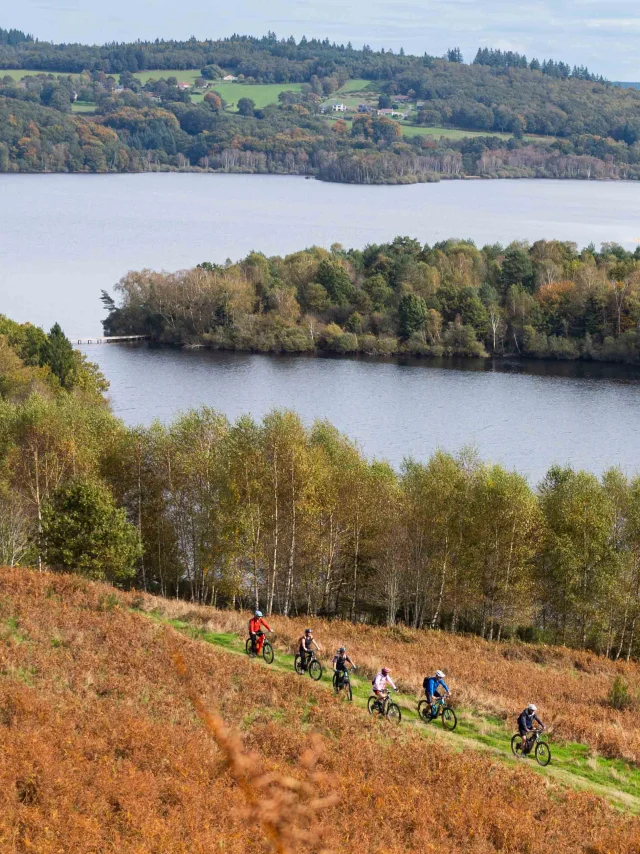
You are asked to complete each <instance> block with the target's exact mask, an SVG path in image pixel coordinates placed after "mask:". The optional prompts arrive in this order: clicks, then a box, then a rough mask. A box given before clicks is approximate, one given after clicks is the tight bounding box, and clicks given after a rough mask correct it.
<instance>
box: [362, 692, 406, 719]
mask: <svg viewBox="0 0 640 854" xmlns="http://www.w3.org/2000/svg"><path fill="white" fill-rule="evenodd" d="M367 711H368V712H369V714H370V715H372V714H373V713H374V712H378V714H380V715H382V716H383V717H385V718H388V719H389V720H390V721H393V722H394V723H397V724H399V723H400V721H401V720H402V712H401V711H400V706H399V705H398V704H397V703H394V702H393V701H392V700H391V697H390V696H389V692H387V693H385V695H384V697H383V698H382V700H380V699H379V698H378V697H376V695H375V694H372V695H371V697H369V700H368V702H367Z"/></svg>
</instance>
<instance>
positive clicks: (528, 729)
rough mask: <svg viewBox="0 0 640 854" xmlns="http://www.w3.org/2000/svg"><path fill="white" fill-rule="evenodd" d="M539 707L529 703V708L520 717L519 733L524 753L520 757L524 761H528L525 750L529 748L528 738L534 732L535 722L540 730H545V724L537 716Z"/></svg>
mask: <svg viewBox="0 0 640 854" xmlns="http://www.w3.org/2000/svg"><path fill="white" fill-rule="evenodd" d="M537 711H538V707H537V706H536V705H535V703H529V705H528V706H527V708H526V709H525V710H524V711H523V712H521V713H520V716H519V717H518V732H519V733H520V737H521V738H522V752H521V754H520V756H521V757H522V759H526V756H527V754H526V753H525V748H526V746H527V738H528V737H529V735H530V734H531V733H532V732H533V724H534V721H535V722H536V723H537V724H538V726H539V727H540V729H544V724H543V723H542V721H541V720H540V718H539V717H538V715H537Z"/></svg>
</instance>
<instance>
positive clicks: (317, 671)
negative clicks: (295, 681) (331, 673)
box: [293, 649, 323, 682]
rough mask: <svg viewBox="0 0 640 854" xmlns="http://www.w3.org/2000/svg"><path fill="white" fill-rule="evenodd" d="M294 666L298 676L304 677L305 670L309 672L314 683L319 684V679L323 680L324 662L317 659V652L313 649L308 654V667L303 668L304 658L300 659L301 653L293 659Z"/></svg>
mask: <svg viewBox="0 0 640 854" xmlns="http://www.w3.org/2000/svg"><path fill="white" fill-rule="evenodd" d="M293 666H294V667H295V671H296V673H297V674H299V675H300V676H302V674H303V673H304V672H305V670H306V671H307V672H308V674H309V676H310V677H311V678H312V679H313V681H314V682H317V681H318V680H319V679H322V672H323V669H322V662H321V661H320V660H319V659H317V658H316V653H315V650H313V649H311V650H309V652H308V653H307V666H306V667H303V666H302V658H301V657H300V653H299V652H298V653H296V657H295V658H294V659H293Z"/></svg>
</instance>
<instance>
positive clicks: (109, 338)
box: [72, 335, 149, 344]
mask: <svg viewBox="0 0 640 854" xmlns="http://www.w3.org/2000/svg"><path fill="white" fill-rule="evenodd" d="M148 338H149V336H148V335H101V336H99V337H97V338H96V337H94V338H74V339H72V340H73V341H75V343H76V344H111V343H112V342H114V341H115V342H117V341H146V340H147V339H148Z"/></svg>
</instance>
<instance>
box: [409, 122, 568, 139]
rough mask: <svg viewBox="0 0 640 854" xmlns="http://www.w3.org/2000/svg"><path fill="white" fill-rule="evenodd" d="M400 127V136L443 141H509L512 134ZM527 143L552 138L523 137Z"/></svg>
mask: <svg viewBox="0 0 640 854" xmlns="http://www.w3.org/2000/svg"><path fill="white" fill-rule="evenodd" d="M400 124H401V125H402V135H403V136H407V137H411V136H435V137H438V138H440V137H445V139H466V138H469V137H476V136H496V137H498V139H505V140H506V139H511V137H512V134H510V133H498V132H497V131H491V130H461V129H459V128H438V127H434V128H432V127H422V126H421V125H412V124H407V123H406V122H400ZM524 138H525V139H526V140H527V142H553V140H554V137H552V136H548V137H542V136H526V135H525V137H524Z"/></svg>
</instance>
